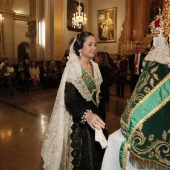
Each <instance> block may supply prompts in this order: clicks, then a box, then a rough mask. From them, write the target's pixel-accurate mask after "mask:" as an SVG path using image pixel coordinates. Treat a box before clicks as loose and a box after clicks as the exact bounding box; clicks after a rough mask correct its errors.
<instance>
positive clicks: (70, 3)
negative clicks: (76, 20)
mask: <svg viewBox="0 0 170 170" xmlns="http://www.w3.org/2000/svg"><path fill="white" fill-rule="evenodd" d="M78 6H79V1H75V0H67V29H68V30H69V31H76V32H81V31H83V27H81V28H77V27H75V28H74V27H73V26H72V18H73V14H75V13H76V12H77V7H78ZM80 6H81V7H82V11H81V12H83V13H84V4H83V3H82V2H81V3H80Z"/></svg>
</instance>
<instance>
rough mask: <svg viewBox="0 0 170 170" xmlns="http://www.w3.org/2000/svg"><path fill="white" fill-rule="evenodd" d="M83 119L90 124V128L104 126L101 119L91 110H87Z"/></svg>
mask: <svg viewBox="0 0 170 170" xmlns="http://www.w3.org/2000/svg"><path fill="white" fill-rule="evenodd" d="M85 119H86V121H87V123H88V124H89V125H90V127H91V128H92V129H94V130H95V129H100V128H102V129H104V128H105V123H104V122H103V120H102V119H101V118H100V117H99V116H98V115H96V114H94V113H92V112H88V113H87V114H86V116H85Z"/></svg>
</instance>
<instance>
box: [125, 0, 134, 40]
mask: <svg viewBox="0 0 170 170" xmlns="http://www.w3.org/2000/svg"><path fill="white" fill-rule="evenodd" d="M132 4H133V0H126V16H125V38H124V41H125V42H127V41H131V38H132V29H133V28H132V26H133V22H132V19H133V6H132Z"/></svg>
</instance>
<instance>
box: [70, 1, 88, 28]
mask: <svg viewBox="0 0 170 170" xmlns="http://www.w3.org/2000/svg"><path fill="white" fill-rule="evenodd" d="M80 3H81V1H79V6H78V7H77V12H76V13H75V14H73V18H72V26H73V27H74V28H75V27H77V28H79V29H80V28H82V26H86V25H87V18H86V14H84V13H83V12H81V11H82V7H81V5H80Z"/></svg>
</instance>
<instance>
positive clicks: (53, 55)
mask: <svg viewBox="0 0 170 170" xmlns="http://www.w3.org/2000/svg"><path fill="white" fill-rule="evenodd" d="M164 4H165V0H105V1H103V0H81V5H82V11H83V12H84V13H85V14H86V17H87V22H86V24H85V25H84V26H82V27H80V28H74V26H73V25H72V16H73V13H75V12H77V11H76V10H77V5H78V2H77V1H75V0H1V1H0V59H3V58H8V59H9V63H10V64H11V65H13V66H14V67H15V66H16V65H18V63H19V62H21V61H23V60H27V59H28V58H25V55H26V54H28V56H29V60H35V61H36V62H37V63H39V64H41V63H42V62H43V61H44V60H46V61H51V60H54V61H56V62H57V63H58V64H59V65H61V60H62V57H63V54H64V52H65V50H66V49H69V46H70V43H71V42H72V40H73V38H74V37H75V35H76V34H77V33H79V32H81V31H89V32H92V33H93V34H94V35H95V37H96V39H97V51H104V52H107V53H109V55H110V57H111V59H112V60H113V62H114V63H117V60H118V56H119V55H120V54H126V55H131V54H133V53H134V45H135V44H136V43H141V45H142V51H143V52H144V53H147V49H148V45H149V44H150V42H151V40H152V38H153V36H152V35H151V32H150V29H149V24H150V22H151V21H152V20H153V19H154V17H155V16H156V15H157V14H158V13H159V9H163V7H164ZM108 11H109V12H110V14H111V16H110V17H111V19H112V21H113V32H112V35H111V36H108V37H106V36H105V37H102V33H101V28H100V24H101V23H100V22H101V20H102V17H103V15H106V13H107V12H108ZM104 17H106V16H104ZM115 88H116V87H115V84H114V83H113V84H112V86H111V87H110V102H109V103H107V104H106V112H107V113H106V126H107V129H108V134H112V133H113V132H115V131H116V130H118V129H119V128H120V116H121V114H122V112H123V110H124V109H125V107H126V103H127V100H128V99H129V97H130V95H131V94H130V85H129V82H127V83H126V84H125V97H124V98H117V97H116V96H115V94H116V89H115ZM7 91H8V89H7V88H4V89H3V90H2V89H1V91H0V150H1V151H0V152H1V153H0V170H38V169H39V164H40V159H41V155H40V153H41V147H42V142H43V137H44V133H45V131H46V128H47V125H48V122H49V120H50V115H51V112H52V108H53V105H54V102H55V98H56V94H57V87H55V88H52V89H48V90H44V89H43V88H42V87H40V89H39V90H38V91H33V90H30V91H29V92H24V93H23V92H21V91H19V90H18V89H17V88H15V89H14V95H13V96H10V95H9V94H8V92H7Z"/></svg>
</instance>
